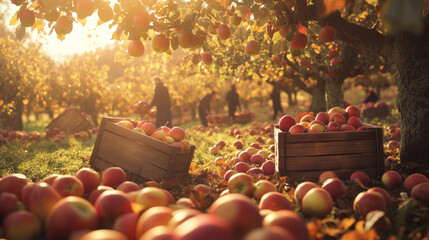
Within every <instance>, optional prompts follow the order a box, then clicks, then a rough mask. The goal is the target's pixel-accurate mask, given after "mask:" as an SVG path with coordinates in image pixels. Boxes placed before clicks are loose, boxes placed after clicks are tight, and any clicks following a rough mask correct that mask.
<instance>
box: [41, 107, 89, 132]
mask: <svg viewBox="0 0 429 240" xmlns="http://www.w3.org/2000/svg"><path fill="white" fill-rule="evenodd" d="M92 127H93V125H92V123H91V122H90V121H88V119H86V118H85V117H84V116H83V115H82V113H81V112H80V111H79V110H77V109H74V108H71V109H68V110H66V111H64V112H62V113H61V114H60V115H58V116H57V117H56V118H55V119H54V120H52V122H51V123H49V125H48V126H46V128H47V129H51V130H52V129H54V128H58V130H60V131H64V132H66V133H76V132H80V131H87V130H89V129H91V128H92Z"/></svg>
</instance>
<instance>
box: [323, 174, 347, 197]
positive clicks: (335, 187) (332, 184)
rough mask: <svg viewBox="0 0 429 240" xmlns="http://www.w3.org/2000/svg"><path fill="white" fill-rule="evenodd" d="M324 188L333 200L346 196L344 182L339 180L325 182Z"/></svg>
mask: <svg viewBox="0 0 429 240" xmlns="http://www.w3.org/2000/svg"><path fill="white" fill-rule="evenodd" d="M322 188H323V189H325V190H326V191H327V192H328V193H329V194H330V195H331V197H332V199H333V200H336V199H337V198H341V197H342V196H344V194H346V191H347V189H346V186H345V185H344V182H343V181H341V180H340V179H338V178H329V179H327V180H326V181H325V182H323V185H322Z"/></svg>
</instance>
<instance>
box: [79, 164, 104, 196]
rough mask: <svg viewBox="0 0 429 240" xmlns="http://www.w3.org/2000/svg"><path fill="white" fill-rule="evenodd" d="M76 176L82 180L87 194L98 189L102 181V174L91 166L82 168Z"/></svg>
mask: <svg viewBox="0 0 429 240" xmlns="http://www.w3.org/2000/svg"><path fill="white" fill-rule="evenodd" d="M76 177H77V178H78V179H79V180H80V181H81V182H82V184H83V188H84V193H85V194H88V193H90V192H92V191H94V190H95V189H97V187H98V186H99V185H100V183H101V178H100V174H98V172H96V171H95V170H93V169H91V168H81V169H80V170H79V171H78V172H77V173H76Z"/></svg>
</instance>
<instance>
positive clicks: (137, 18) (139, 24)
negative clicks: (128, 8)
mask: <svg viewBox="0 0 429 240" xmlns="http://www.w3.org/2000/svg"><path fill="white" fill-rule="evenodd" d="M133 23H134V28H135V29H136V30H146V29H148V28H149V24H150V15H149V13H148V12H147V11H146V10H140V11H139V12H137V13H136V15H134V18H133Z"/></svg>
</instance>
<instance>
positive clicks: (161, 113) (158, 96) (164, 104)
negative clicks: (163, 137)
mask: <svg viewBox="0 0 429 240" xmlns="http://www.w3.org/2000/svg"><path fill="white" fill-rule="evenodd" d="M153 82H154V83H155V93H154V95H153V99H152V102H151V104H150V105H151V106H156V122H155V126H156V127H157V128H159V127H161V126H164V125H165V126H167V127H170V128H171V127H173V123H172V114H171V103H170V94H169V93H168V89H167V87H165V86H164V84H162V82H161V79H160V78H159V77H155V78H153Z"/></svg>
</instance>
